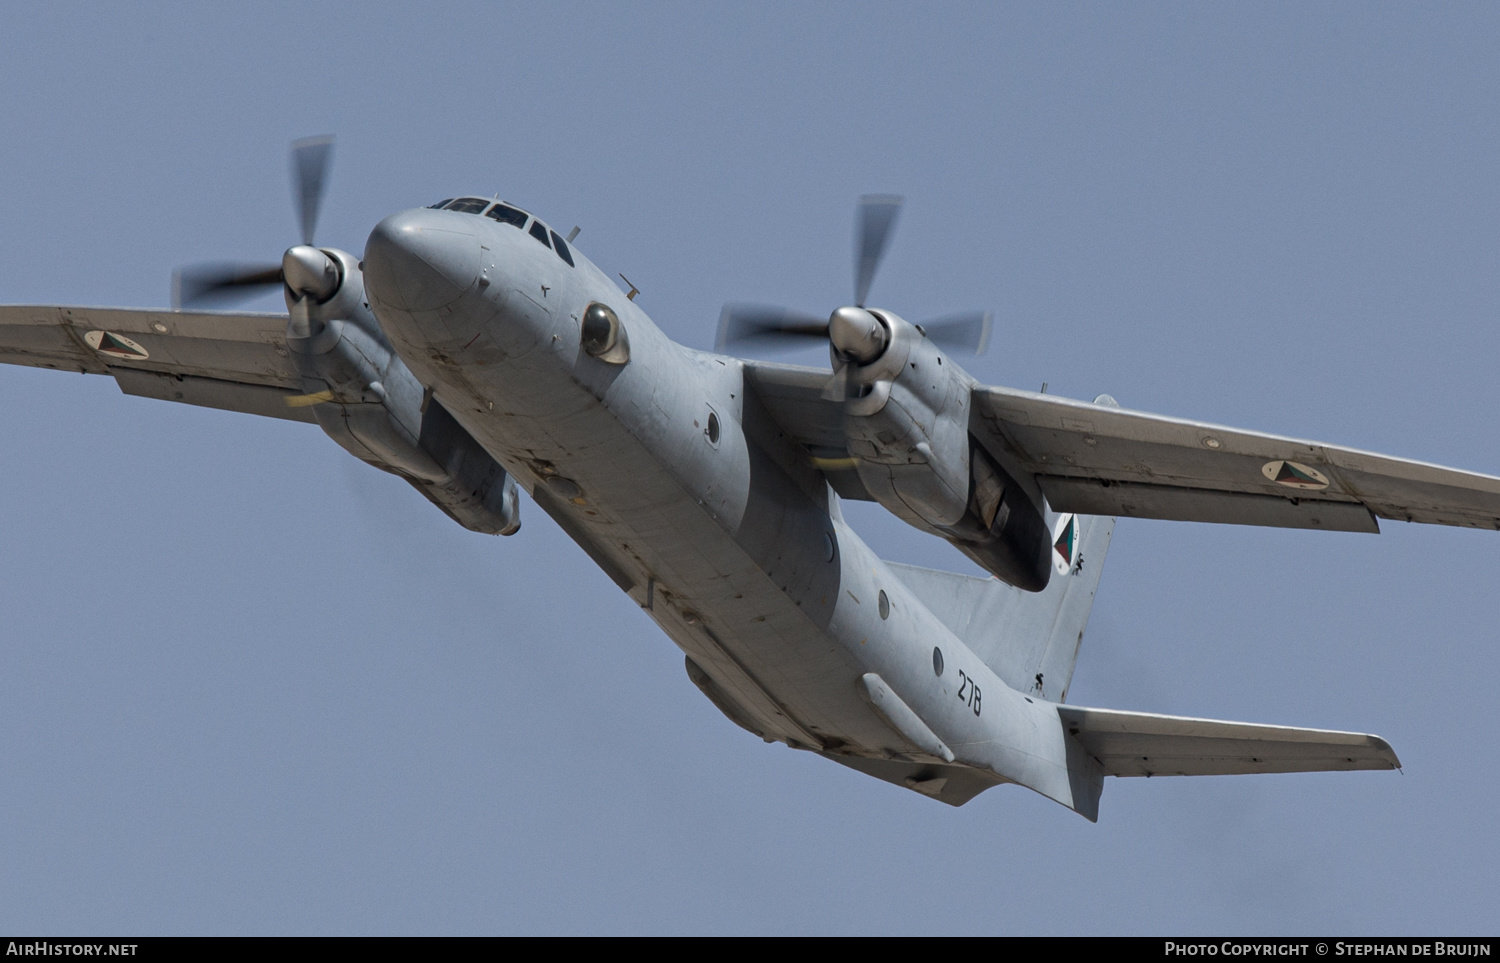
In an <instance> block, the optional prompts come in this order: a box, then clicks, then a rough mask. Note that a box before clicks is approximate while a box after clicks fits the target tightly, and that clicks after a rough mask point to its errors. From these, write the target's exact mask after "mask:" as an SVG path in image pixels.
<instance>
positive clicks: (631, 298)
mask: <svg viewBox="0 0 1500 963" xmlns="http://www.w3.org/2000/svg"><path fill="white" fill-rule="evenodd" d="M620 280H621V281H624V282H625V283H626V284H629V285H630V293H629V294H627V295H625V300H627V301H634V300H635V296H636V295H637V294H640V293H641V291H640V289H639V288H637V287H636V286H635V283H634V282H633V281H631V280H630V278H628V277H626V276H625V275H623V274H622V275H620Z"/></svg>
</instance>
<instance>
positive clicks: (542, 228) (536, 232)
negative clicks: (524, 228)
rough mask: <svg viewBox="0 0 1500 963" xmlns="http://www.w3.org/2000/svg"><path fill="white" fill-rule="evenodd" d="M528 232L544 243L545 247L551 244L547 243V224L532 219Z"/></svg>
mask: <svg viewBox="0 0 1500 963" xmlns="http://www.w3.org/2000/svg"><path fill="white" fill-rule="evenodd" d="M530 234H531V236H532V237H534V238H536V239H537V240H538V241H541V242H542V244H543V245H545V246H546V247H551V246H552V245H551V244H548V243H547V225H545V224H543V223H542V222H541V221H532V222H531V231H530Z"/></svg>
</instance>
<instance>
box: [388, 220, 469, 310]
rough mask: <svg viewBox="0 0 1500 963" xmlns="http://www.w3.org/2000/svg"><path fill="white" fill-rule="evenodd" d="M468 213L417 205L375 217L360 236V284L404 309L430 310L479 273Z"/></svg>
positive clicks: (456, 296)
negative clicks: (376, 220)
mask: <svg viewBox="0 0 1500 963" xmlns="http://www.w3.org/2000/svg"><path fill="white" fill-rule="evenodd" d="M472 219H473V215H470V214H460V213H457V212H455V211H433V210H428V209H427V208H421V209H418V210H412V211H403V212H401V213H400V214H392V215H391V216H390V217H388V218H386V219H385V220H383V221H381V222H380V223H379V224H377V225H375V230H373V231H371V232H370V239H369V240H368V241H367V242H365V266H364V281H365V290H366V291H368V292H369V293H370V295H371V297H373V298H374V299H375V300H377V301H380V302H384V303H385V304H388V305H390V306H392V307H395V308H400V309H403V310H406V311H433V310H436V309H438V308H441V307H443V306H444V305H446V304H451V303H453V302H454V301H457V300H458V299H459V298H460V297H462V296H463V294H464V292H466V291H468V290H469V288H470V287H471V286H472V285H473V284H474V281H475V279H476V278H477V277H478V275H479V238H478V236H477V235H476V234H475V233H474V230H473V227H472V225H471V223H470V221H471V220H472Z"/></svg>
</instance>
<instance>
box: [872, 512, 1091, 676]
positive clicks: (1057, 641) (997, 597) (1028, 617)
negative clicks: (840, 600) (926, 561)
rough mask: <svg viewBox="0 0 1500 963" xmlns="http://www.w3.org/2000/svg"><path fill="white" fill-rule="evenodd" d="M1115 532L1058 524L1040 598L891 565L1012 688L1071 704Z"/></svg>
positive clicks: (1082, 521) (1077, 521)
mask: <svg viewBox="0 0 1500 963" xmlns="http://www.w3.org/2000/svg"><path fill="white" fill-rule="evenodd" d="M1114 530H1115V520H1114V519H1113V518H1110V517H1096V516H1086V515H1064V516H1062V517H1061V518H1059V519H1058V520H1057V523H1056V524H1055V525H1054V526H1053V543H1054V552H1053V562H1054V563H1055V567H1054V570H1053V575H1052V579H1051V581H1049V582H1048V583H1047V587H1046V588H1045V589H1043V590H1042V591H1040V592H1023V591H1021V590H1020V589H1018V588H1015V587H1014V586H1011V585H1007V584H1005V583H1004V582H1001V581H999V580H998V579H992V578H990V579H986V578H973V577H971V576H968V575H957V574H955V573H953V572H939V571H936V570H934V569H928V568H918V567H916V566H914V565H901V564H899V563H896V562H890V563H887V564H889V565H890V568H891V570H892V571H893V572H895V573H896V576H897V577H898V578H900V579H901V580H902V581H903V582H905V583H906V585H907V587H908V588H910V589H911V590H912V592H913V593H915V594H916V596H917V597H918V598H920V599H921V600H922V602H923V603H924V604H926V606H927V607H928V608H929V609H931V610H932V613H933V614H934V615H936V616H937V617H938V618H939V619H941V620H942V622H943V624H944V625H946V626H947V627H948V628H949V629H951V630H952V632H953V634H954V635H956V636H958V637H959V638H960V639H962V640H963V641H964V643H965V644H966V645H968V646H969V648H970V649H972V650H973V651H974V653H975V654H976V655H978V656H979V657H980V658H981V659H983V660H984V663H985V664H986V665H988V666H989V667H990V668H991V669H993V670H994V672H995V674H996V675H998V676H999V677H1000V678H1001V679H1002V680H1004V681H1005V684H1006V685H1008V686H1010V687H1011V688H1013V689H1016V690H1017V691H1019V692H1025V693H1034V694H1038V695H1040V696H1042V697H1043V698H1045V699H1047V700H1049V701H1052V702H1065V701H1067V698H1068V684H1069V683H1070V682H1071V681H1072V679H1073V666H1074V665H1075V664H1076V663H1077V661H1078V646H1079V644H1080V643H1081V642H1082V641H1083V630H1084V627H1085V626H1087V625H1088V621H1089V611H1090V610H1091V609H1092V608H1093V607H1094V593H1095V591H1097V590H1098V588H1099V574H1100V572H1101V571H1102V570H1103V568H1104V556H1105V554H1106V553H1108V551H1109V539H1110V536H1111V535H1112V534H1113V533H1114Z"/></svg>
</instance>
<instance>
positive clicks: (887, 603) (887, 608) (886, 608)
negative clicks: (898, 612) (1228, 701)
mask: <svg viewBox="0 0 1500 963" xmlns="http://www.w3.org/2000/svg"><path fill="white" fill-rule="evenodd" d="M877 604H878V605H879V606H880V617H881V618H883V619H888V618H890V617H891V600H890V599H889V598H888V597H887V596H886V594H885V589H881V590H880V601H879V602H878V603H877Z"/></svg>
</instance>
